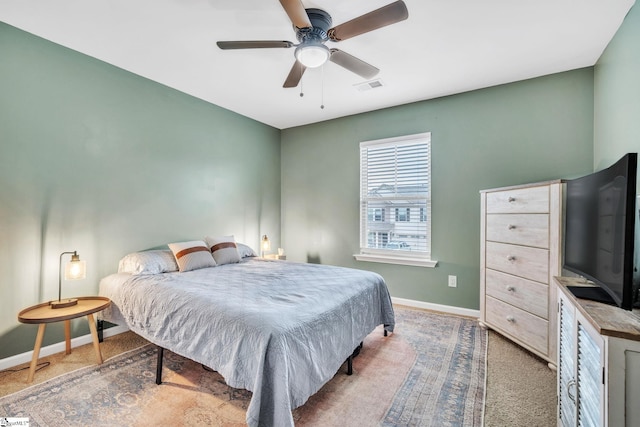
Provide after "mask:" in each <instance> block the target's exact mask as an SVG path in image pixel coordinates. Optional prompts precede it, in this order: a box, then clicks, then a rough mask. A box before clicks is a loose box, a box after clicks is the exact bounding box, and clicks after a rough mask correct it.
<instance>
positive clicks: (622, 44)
mask: <svg viewBox="0 0 640 427" xmlns="http://www.w3.org/2000/svg"><path fill="white" fill-rule="evenodd" d="M594 81H595V84H594V87H595V90H594V94H595V102H594V111H595V115H594V165H593V166H594V169H595V170H599V169H603V168H605V167H608V166H610V165H611V164H613V163H614V162H615V161H616V160H618V159H619V158H620V157H622V156H623V155H624V154H625V153H628V152H635V153H637V152H640V6H638V5H636V6H633V7H632V8H631V10H630V11H629V13H628V14H627V17H626V18H625V20H624V22H623V24H622V26H621V27H620V29H619V30H618V32H617V33H616V35H615V37H614V38H613V40H612V41H611V42H610V43H609V46H608V47H607V49H606V50H605V51H604V53H603V55H602V56H601V57H600V59H599V60H598V63H597V64H596V66H595V73H594ZM638 183H639V185H638V189H639V191H640V180H639V182H638Z"/></svg>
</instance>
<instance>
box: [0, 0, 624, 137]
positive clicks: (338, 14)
mask: <svg viewBox="0 0 640 427" xmlns="http://www.w3.org/2000/svg"><path fill="white" fill-rule="evenodd" d="M392 1H393V0H349V1H339V0H304V1H303V3H304V6H305V7H314V8H319V9H324V10H326V11H327V12H329V13H330V14H331V16H332V17H333V25H334V26H335V25H338V24H341V23H343V22H345V21H348V20H350V19H352V18H354V17H357V16H359V15H362V14H364V13H366V12H369V11H372V10H374V9H377V8H379V7H382V6H384V5H386V4H388V3H391V2H392ZM634 1H635V0H535V1H531V0H530V1H525V0H486V1H478V0H457V1H455V0H405V3H406V5H407V8H408V10H409V19H407V20H406V21H402V22H400V23H397V24H394V25H391V26H388V27H384V28H381V29H378V30H375V31H372V32H370V33H366V34H363V35H360V36H357V37H354V38H352V39H349V40H345V41H342V42H339V43H333V42H328V43H327V45H328V46H329V47H337V48H339V49H341V50H343V51H345V52H347V53H350V54H351V55H354V56H356V57H358V58H360V59H362V60H364V61H366V62H368V63H370V64H372V65H374V66H376V67H378V68H379V69H380V70H381V71H380V73H379V74H378V76H376V79H380V80H381V81H382V83H383V86H382V87H380V88H376V89H371V90H368V91H360V90H358V89H357V88H356V87H355V86H356V85H358V84H360V83H363V82H364V81H365V80H363V79H362V78H361V77H359V76H357V75H356V74H353V73H351V72H349V71H347V70H345V69H344V68H341V67H339V66H338V65H336V64H334V63H327V64H325V65H324V66H323V67H322V68H318V69H308V70H307V72H306V73H305V75H304V77H303V79H302V85H303V88H304V97H300V88H299V87H298V88H292V89H284V88H283V87H282V84H283V82H284V80H285V78H286V76H287V74H288V73H289V70H290V69H291V66H292V65H293V62H294V57H293V49H259V50H235V51H229V50H227V51H222V50H220V49H218V47H217V46H216V44H215V42H216V41H218V40H289V41H292V42H295V43H297V40H296V38H295V33H294V31H293V28H292V25H291V22H290V21H289V19H288V17H287V15H286V13H285V12H284V10H283V8H282V7H281V5H280V2H279V1H277V0H108V1H105V0H102V1H90V0H55V1H52V0H0V21H3V22H6V23H7V24H10V25H12V26H15V27H17V28H20V29H23V30H25V31H28V32H30V33H33V34H36V35H38V36H40V37H43V38H45V39H48V40H51V41H53V42H55V43H58V44H60V45H63V46H66V47H69V48H71V49H74V50H76V51H79V52H82V53H84V54H87V55H90V56H92V57H95V58H98V59H100V60H102V61H105V62H108V63H110V64H113V65H116V66H118V67H120V68H123V69H125V70H128V71H131V72H133V73H136V74H138V75H140V76H143V77H146V78H149V79H151V80H154V81H157V82H159V83H162V84H164V85H166V86H169V87H172V88H175V89H177V90H180V91H182V92H185V93H188V94H190V95H193V96H195V97H198V98H201V99H203V100H206V101H209V102H211V103H214V104H216V105H219V106H222V107H225V108H227V109H229V110H232V111H235V112H237V113H240V114H242V115H245V116H247V117H251V118H253V119H255V120H258V121H260V122H263V123H266V124H269V125H271V126H274V127H276V128H279V129H285V128H289V127H293V126H299V125H304V124H308V123H314V122H319V121H323V120H328V119H333V118H337V117H342V116H346V115H351V114H357V113H361V112H365V111H371V110H377V109H380V108H385V107H390V106H394V105H400V104H405V103H409V102H414V101H420V100H425V99H431V98H436V97H440V96H444V95H451V94H455V93H461V92H465V91H469V90H474V89H479V88H484V87H489V86H494V85H498V84H502V83H508V82H513V81H518V80H523V79H528V78H532V77H538V76H542V75H547V74H552V73H557V72H562V71H567V70H571V69H577V68H582V67H586V66H591V65H594V64H595V62H596V61H597V59H598V58H599V56H600V55H601V54H602V52H603V50H604V49H605V47H606V46H607V44H608V43H609V41H610V40H611V38H612V37H613V35H614V34H615V32H616V31H617V29H618V28H619V27H620V24H621V23H622V20H623V19H624V17H625V15H626V14H627V12H628V11H629V9H630V8H631V6H632V5H633V3H634ZM321 104H324V105H325V108H324V109H321V108H320V105H321Z"/></svg>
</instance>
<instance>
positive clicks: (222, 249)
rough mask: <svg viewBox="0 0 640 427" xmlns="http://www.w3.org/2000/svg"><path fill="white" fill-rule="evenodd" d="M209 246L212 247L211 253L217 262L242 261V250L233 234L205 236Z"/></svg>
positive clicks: (220, 263) (219, 263)
mask: <svg viewBox="0 0 640 427" xmlns="http://www.w3.org/2000/svg"><path fill="white" fill-rule="evenodd" d="M204 241H205V242H207V246H208V247H209V248H210V249H211V255H213V258H214V259H215V260H216V264H218V265H223V264H233V263H234V262H240V252H238V245H237V244H236V239H235V238H234V237H233V236H222V237H210V236H207V237H205V238H204Z"/></svg>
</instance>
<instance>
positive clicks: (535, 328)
mask: <svg viewBox="0 0 640 427" xmlns="http://www.w3.org/2000/svg"><path fill="white" fill-rule="evenodd" d="M486 305H487V312H486V322H487V324H488V325H489V326H491V327H494V328H496V329H499V330H500V331H501V332H503V333H505V334H507V335H510V336H511V337H513V338H514V340H515V341H516V342H517V341H520V342H522V343H526V345H527V346H529V347H531V348H533V349H534V350H536V351H539V352H540V353H542V354H547V353H548V351H549V349H548V348H549V347H548V341H549V336H548V333H549V332H548V331H549V322H547V321H546V320H544V319H541V318H539V317H537V316H534V315H533V314H531V313H528V312H526V311H524V310H520V309H518V308H516V307H514V306H512V305H509V304H507V303H506V302H502V301H500V300H497V299H495V298H492V297H489V296H488V297H487V301H486Z"/></svg>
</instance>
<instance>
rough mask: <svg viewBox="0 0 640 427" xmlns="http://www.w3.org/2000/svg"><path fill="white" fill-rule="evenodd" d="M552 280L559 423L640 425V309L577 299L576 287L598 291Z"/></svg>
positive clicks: (565, 279)
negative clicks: (555, 291) (588, 421)
mask: <svg viewBox="0 0 640 427" xmlns="http://www.w3.org/2000/svg"><path fill="white" fill-rule="evenodd" d="M555 280H556V283H557V284H558V286H557V289H558V316H559V322H558V329H559V333H558V343H559V348H558V361H557V363H558V375H557V378H558V388H557V390H558V393H559V395H558V417H559V420H558V426H563V427H565V426H572V427H575V426H577V425H581V424H580V422H581V421H583V420H585V419H591V420H592V421H593V425H597V426H602V427H617V426H640V405H638V404H637V402H638V395H639V394H640V382H639V381H638V378H639V375H640V311H638V310H634V311H629V310H623V309H622V308H619V307H617V306H612V305H608V304H602V303H600V302H596V301H592V300H587V299H583V298H582V297H577V296H576V295H575V294H574V291H575V290H576V289H577V288H584V289H599V288H597V287H593V286H588V285H587V284H586V283H585V282H584V281H580V279H576V278H568V277H556V278H555ZM580 285H582V286H580ZM578 292H581V291H580V290H579V291H578ZM596 292H597V291H596ZM587 396H590V398H587Z"/></svg>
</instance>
